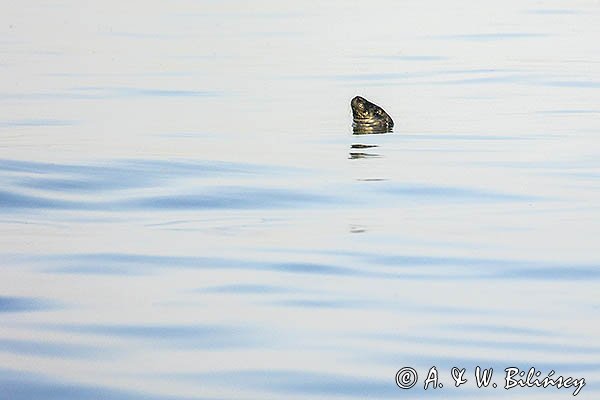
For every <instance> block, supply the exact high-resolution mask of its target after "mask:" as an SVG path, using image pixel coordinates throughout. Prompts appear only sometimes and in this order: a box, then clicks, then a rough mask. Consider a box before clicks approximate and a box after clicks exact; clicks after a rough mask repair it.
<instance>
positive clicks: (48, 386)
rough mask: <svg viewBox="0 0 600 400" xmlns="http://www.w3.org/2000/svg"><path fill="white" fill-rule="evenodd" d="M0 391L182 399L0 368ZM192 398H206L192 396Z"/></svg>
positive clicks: (43, 396)
mask: <svg viewBox="0 0 600 400" xmlns="http://www.w3.org/2000/svg"><path fill="white" fill-rule="evenodd" d="M0 393H2V396H5V397H4V398H6V399H10V400H66V399H86V400H108V399H111V400H142V399H143V400H185V399H190V398H184V397H177V396H157V395H152V394H149V393H143V392H134V391H126V390H117V389H111V388H107V387H102V386H92V385H83V384H78V383H67V382H64V381H61V380H53V379H51V378H50V377H47V376H42V375H38V374H32V373H25V372H22V371H13V370H8V369H0ZM194 399H196V400H208V398H203V397H194Z"/></svg>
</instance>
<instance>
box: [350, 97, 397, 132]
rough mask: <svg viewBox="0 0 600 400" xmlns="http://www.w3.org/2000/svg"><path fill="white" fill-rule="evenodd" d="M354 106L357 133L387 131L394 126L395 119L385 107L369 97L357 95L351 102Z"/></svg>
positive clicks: (353, 112)
mask: <svg viewBox="0 0 600 400" xmlns="http://www.w3.org/2000/svg"><path fill="white" fill-rule="evenodd" d="M350 107H352V117H353V119H354V123H353V124H352V126H353V128H354V133H355V134H365V133H387V132H391V131H392V128H393V127H394V121H393V120H392V118H391V117H390V116H389V115H388V113H386V112H385V111H384V110H383V108H381V107H379V106H378V105H376V104H373V103H371V102H370V101H368V100H367V99H365V98H363V97H360V96H356V97H355V98H353V99H352V101H351V102H350Z"/></svg>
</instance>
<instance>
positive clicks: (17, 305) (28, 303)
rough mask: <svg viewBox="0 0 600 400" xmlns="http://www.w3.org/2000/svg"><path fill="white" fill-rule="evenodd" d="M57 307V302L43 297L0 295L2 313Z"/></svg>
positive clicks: (0, 310)
mask: <svg viewBox="0 0 600 400" xmlns="http://www.w3.org/2000/svg"><path fill="white" fill-rule="evenodd" d="M56 307H57V305H56V304H54V303H52V302H49V301H47V300H42V299H36V298H30V297H8V296H0V313H8V312H29V311H41V310H50V309H53V308H56Z"/></svg>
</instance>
